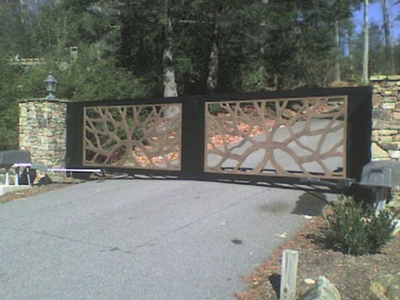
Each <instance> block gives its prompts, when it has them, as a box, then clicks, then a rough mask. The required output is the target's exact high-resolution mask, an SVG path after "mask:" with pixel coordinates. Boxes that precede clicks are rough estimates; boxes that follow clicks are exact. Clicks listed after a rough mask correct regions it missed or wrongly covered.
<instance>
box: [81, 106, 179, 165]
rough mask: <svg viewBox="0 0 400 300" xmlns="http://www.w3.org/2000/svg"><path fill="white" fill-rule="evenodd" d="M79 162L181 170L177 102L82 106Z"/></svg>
mask: <svg viewBox="0 0 400 300" xmlns="http://www.w3.org/2000/svg"><path fill="white" fill-rule="evenodd" d="M83 124H84V128H83V131H84V132H83V135H84V141H83V165H84V166H100V167H119V168H137V169H160V170H180V169H181V136H182V134H181V132H182V107H181V104H158V105H118V106H89V107H84V113H83Z"/></svg>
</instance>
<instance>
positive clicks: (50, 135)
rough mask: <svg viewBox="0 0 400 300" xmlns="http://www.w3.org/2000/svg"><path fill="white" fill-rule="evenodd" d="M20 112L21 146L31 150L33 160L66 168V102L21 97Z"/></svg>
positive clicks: (51, 166)
mask: <svg viewBox="0 0 400 300" xmlns="http://www.w3.org/2000/svg"><path fill="white" fill-rule="evenodd" d="M19 111H20V115H19V148H20V149H23V150H28V151H30V153H31V157H32V162H33V163H38V164H42V165H44V166H46V167H49V168H61V167H64V166H65V155H66V116H67V101H63V100H54V101H52V100H47V99H30V100H21V101H20V102H19Z"/></svg>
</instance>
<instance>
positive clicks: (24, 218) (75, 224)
mask: <svg viewBox="0 0 400 300" xmlns="http://www.w3.org/2000/svg"><path fill="white" fill-rule="evenodd" d="M322 204H323V202H322V201H321V200H318V199H317V198H316V197H314V196H311V195H310V194H305V193H304V192H302V191H295V190H281V189H272V188H267V187H255V186H245V185H234V184H224V183H210V182H208V183H205V182H191V181H169V180H106V181H94V182H88V183H83V184H79V185H74V186H71V187H68V188H66V189H62V190H57V191H52V192H49V193H46V194H41V195H37V196H34V197H30V198H27V199H22V200H20V201H15V202H9V203H5V204H2V205H0V299H2V300H5V299H13V300H24V299H29V300H34V299H58V300H60V299H63V300H67V299H107V300H110V299H135V300H136V299H137V300H147V299H149V300H150V299H161V300H188V299H190V300H203V299H213V300H219V299H220V300H222V299H223V300H225V299H234V296H233V295H234V292H236V291H240V290H243V289H245V287H246V285H245V283H243V281H242V279H241V276H246V275H248V274H249V273H250V272H251V271H252V269H253V268H254V267H255V266H257V265H258V264H260V263H261V262H263V261H264V260H266V259H268V257H270V255H271V254H272V252H273V250H274V249H276V248H277V247H278V246H279V244H281V243H282V242H283V241H284V240H285V238H282V236H286V237H287V238H289V237H290V236H291V235H292V234H294V232H295V231H296V229H297V228H298V227H299V226H300V225H301V224H302V223H303V222H304V220H305V219H304V217H303V216H302V214H315V213H317V212H318V210H319V209H320V208H321V206H322Z"/></svg>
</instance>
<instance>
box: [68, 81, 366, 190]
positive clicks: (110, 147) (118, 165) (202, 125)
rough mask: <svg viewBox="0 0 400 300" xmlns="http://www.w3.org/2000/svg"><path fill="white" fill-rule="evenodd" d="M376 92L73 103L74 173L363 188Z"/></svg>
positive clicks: (71, 153)
mask: <svg viewBox="0 0 400 300" xmlns="http://www.w3.org/2000/svg"><path fill="white" fill-rule="evenodd" d="M371 97H372V88H371V87H349V88H331V89H311V90H294V91H280V92H263V93H250V94H232V95H207V96H192V97H177V98H162V99H151V100H137V99H132V100H114V101H84V102H75V103H69V104H68V105H69V106H68V121H67V127H68V128H67V166H68V167H69V168H77V167H79V168H85V167H86V168H93V167H98V168H102V169H104V170H105V171H109V172H124V173H127V174H131V175H139V174H142V175H146V176H150V177H151V176H162V177H171V178H182V179H199V180H222V181H232V182H249V183H254V182H256V183H279V182H280V183H285V182H286V183H302V184H303V183H305V182H309V183H313V184H315V183H318V182H321V180H322V181H323V182H331V183H335V182H336V183H337V182H346V181H349V180H354V179H355V180H359V179H360V175H361V171H362V167H363V166H364V165H365V164H366V163H368V162H369V161H370V158H371V152H370V148H371V127H372V126H371V124H372V116H371V111H372V105H371Z"/></svg>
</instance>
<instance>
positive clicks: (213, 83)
mask: <svg viewBox="0 0 400 300" xmlns="http://www.w3.org/2000/svg"><path fill="white" fill-rule="evenodd" d="M217 43H218V29H217V24H216V23H215V22H214V25H213V32H212V46H211V53H210V58H209V61H208V75H207V92H208V93H210V94H212V93H214V92H215V89H216V88H217V84H218V62H219V49H218V45H217Z"/></svg>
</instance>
